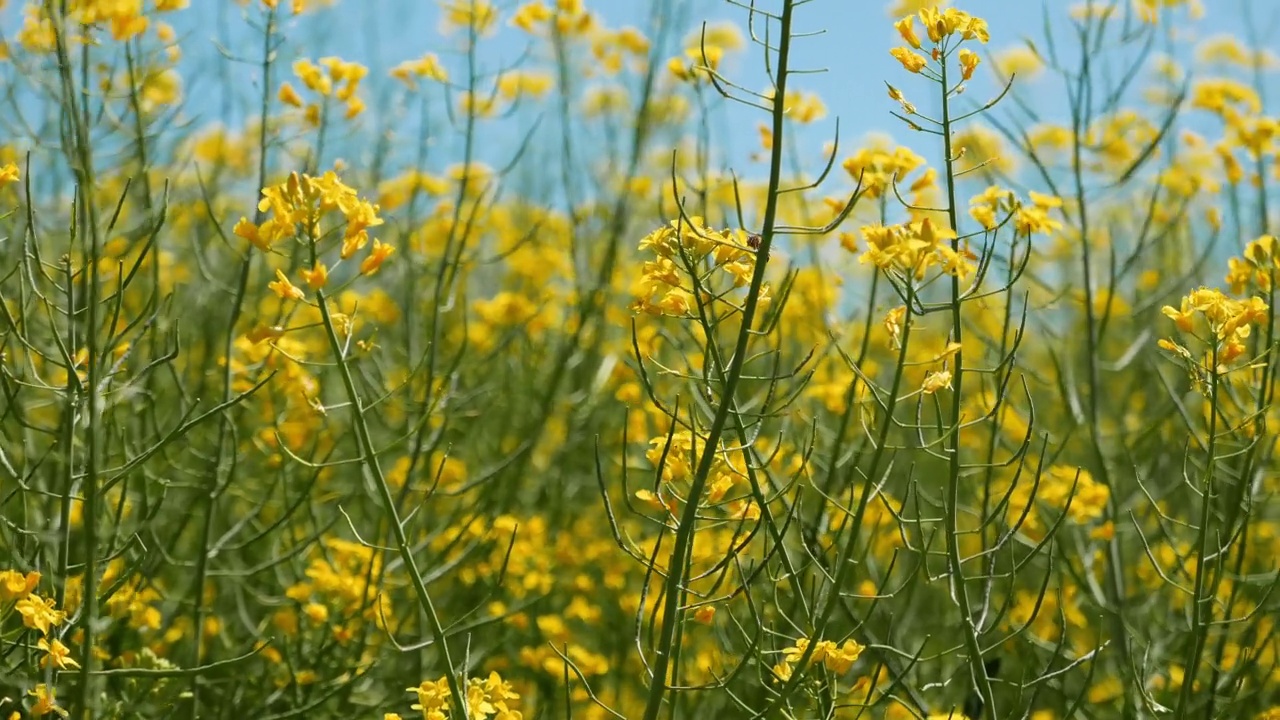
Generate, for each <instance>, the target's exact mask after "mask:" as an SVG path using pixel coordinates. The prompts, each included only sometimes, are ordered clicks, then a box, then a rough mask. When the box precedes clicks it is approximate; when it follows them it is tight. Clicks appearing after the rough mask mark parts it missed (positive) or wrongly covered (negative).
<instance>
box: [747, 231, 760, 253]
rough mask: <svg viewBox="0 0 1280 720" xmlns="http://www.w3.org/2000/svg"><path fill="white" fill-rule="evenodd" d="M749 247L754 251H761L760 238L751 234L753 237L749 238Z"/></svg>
mask: <svg viewBox="0 0 1280 720" xmlns="http://www.w3.org/2000/svg"><path fill="white" fill-rule="evenodd" d="M747 245H748V246H750V247H751V249H752V250H759V249H760V236H759V235H757V234H755V233H751V235H749V236H748V237H747Z"/></svg>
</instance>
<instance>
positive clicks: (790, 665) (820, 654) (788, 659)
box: [773, 637, 866, 680]
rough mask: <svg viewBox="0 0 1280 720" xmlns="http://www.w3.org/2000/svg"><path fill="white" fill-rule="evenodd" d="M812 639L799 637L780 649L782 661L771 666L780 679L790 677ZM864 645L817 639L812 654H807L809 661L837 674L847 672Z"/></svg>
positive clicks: (847, 641)
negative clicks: (839, 643)
mask: <svg viewBox="0 0 1280 720" xmlns="http://www.w3.org/2000/svg"><path fill="white" fill-rule="evenodd" d="M811 642H812V641H811V640H809V638H803V637H802V638H800V639H799V640H796V644H795V645H792V646H791V647H788V648H786V649H785V650H783V651H782V662H780V663H778V664H777V665H775V666H774V667H773V672H774V674H775V675H777V676H778V677H779V678H780V679H782V680H788V679H790V678H791V674H792V673H793V672H794V671H795V667H794V666H795V664H796V663H797V662H799V661H800V658H802V657H804V654H805V652H807V651H808V650H809V645H810V643H811ZM863 650H866V647H865V646H863V645H861V644H859V643H858V641H856V640H852V639H850V640H845V641H844V644H842V645H837V644H836V643H835V642H833V641H831V640H819V641H818V642H817V644H816V645H814V648H813V654H812V655H810V656H809V660H810V662H812V663H814V664H817V663H822V664H823V665H825V666H826V667H827V669H828V670H830V671H831V672H833V673H836V674H837V675H840V674H843V673H845V672H848V670H849V668H851V667H853V664H854V663H855V662H857V661H858V658H859V657H860V656H861V655H862V651H863Z"/></svg>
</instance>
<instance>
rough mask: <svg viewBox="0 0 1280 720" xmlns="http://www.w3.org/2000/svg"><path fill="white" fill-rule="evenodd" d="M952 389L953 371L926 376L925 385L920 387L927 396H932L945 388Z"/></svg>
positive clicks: (938, 371)
mask: <svg viewBox="0 0 1280 720" xmlns="http://www.w3.org/2000/svg"><path fill="white" fill-rule="evenodd" d="M950 387H951V371H950V370H937V371H934V372H931V373H929V374H928V375H926V376H925V378H924V383H923V384H922V385H921V386H920V390H921V391H922V392H924V393H925V394H926V395H932V394H933V393H936V392H937V391H939V390H941V389H943V388H950Z"/></svg>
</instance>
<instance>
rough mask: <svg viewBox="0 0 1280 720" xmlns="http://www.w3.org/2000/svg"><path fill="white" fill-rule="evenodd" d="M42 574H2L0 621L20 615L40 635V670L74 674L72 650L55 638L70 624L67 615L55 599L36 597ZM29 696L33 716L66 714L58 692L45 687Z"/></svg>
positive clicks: (0, 583) (24, 622)
mask: <svg viewBox="0 0 1280 720" xmlns="http://www.w3.org/2000/svg"><path fill="white" fill-rule="evenodd" d="M39 584H40V573H38V572H34V571H33V572H28V573H25V574H24V573H20V572H18V571H16V570H3V571H0V620H3V619H4V618H5V617H7V616H9V613H10V612H17V614H18V617H21V618H22V625H23V627H25V628H26V629H28V630H35V631H36V632H38V633H40V639H39V640H37V641H36V648H37V649H39V650H40V651H41V652H43V653H44V655H43V656H42V657H41V658H40V667H41V668H47V669H56V670H73V669H75V668H78V667H80V664H79V663H77V662H76V661H75V660H74V659H72V657H71V650H70V648H68V647H67V646H66V645H64V644H62V641H61V640H59V639H58V638H57V637H55V636H54V634H53V631H54V629H56V628H57V627H58V626H60V625H62V624H63V623H64V622H66V620H67V614H66V613H65V612H63V611H62V610H58V609H57V608H56V603H55V602H54V600H53V598H49V597H41V596H40V595H38V594H36V591H35V590H36V587H37V586H38V585H39ZM28 694H29V695H30V696H31V697H32V698H33V699H34V700H33V704H32V707H31V714H32V716H34V717H41V716H43V715H48V714H50V713H57V714H65V712H64V711H63V709H62V708H60V707H58V705H57V704H56V702H55V700H54V689H53V688H52V687H49V686H48V685H46V684H45V683H40V684H39V685H36V686H35V688H33V689H32V690H30V691H29V692H28Z"/></svg>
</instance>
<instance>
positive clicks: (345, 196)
mask: <svg viewBox="0 0 1280 720" xmlns="http://www.w3.org/2000/svg"><path fill="white" fill-rule="evenodd" d="M262 195H263V198H262V200H261V202H259V203H258V211H259V212H261V213H263V214H265V215H266V220H264V221H263V222H262V223H261V224H254V223H253V222H251V221H250V220H249V219H248V218H245V217H241V218H240V221H239V222H237V223H236V225H235V228H234V232H235V234H236V235H238V236H240V237H242V238H244V239H246V240H248V241H249V242H250V243H252V244H253V246H254V247H256V248H258V249H259V250H262V251H264V252H267V251H270V250H271V249H272V247H273V245H275V243H277V242H280V241H281V240H285V239H289V238H295V237H297V236H298V234H299V228H302V234H303V235H304V236H305V237H306V238H308V239H311V240H317V239H319V238H321V237H324V236H326V235H327V231H326V230H324V229H322V228H321V227H320V221H321V220H322V219H323V218H324V217H325V216H326V215H329V214H331V213H337V214H339V215H341V217H342V221H341V224H342V226H343V233H342V243H341V249H340V250H339V256H340V258H341V259H342V260H347V259H349V258H350V257H351V256H353V255H355V253H356V252H357V251H358V250H361V249H362V248H364V247H365V246H366V245H368V244H369V228H372V227H377V226H378V225H381V224H382V222H383V221H382V218H381V217H379V216H378V206H377V205H375V204H373V203H371V202H369V201H367V200H364V199H361V198H360V196H359V194H358V193H357V192H356V190H355V189H354V188H352V187H350V186H348V185H346V184H344V183H343V182H342V181H341V180H339V179H338V176H337V175H336V174H335V173H333V172H327V173H325V174H324V175H323V176H321V177H318V178H317V177H312V176H310V175H299V174H298V173H292V174H291V175H289V178H288V179H287V180H285V181H284V182H283V183H280V184H279V185H275V186H272V187H269V188H266V189H265V190H263V191H262ZM330 229H332V228H330ZM394 252H395V247H394V246H392V245H388V244H386V243H383V242H382V241H380V240H376V239H375V240H374V241H373V246H372V247H371V248H370V251H369V254H368V255H367V256H366V257H365V258H364V260H362V261H361V263H360V273H361V274H362V275H372V274H373V273H375V272H377V271H378V269H379V268H380V267H382V264H383V263H384V262H386V260H387V258H389V257H390V256H391V254H392V253H394ZM329 270H330V268H329V267H328V266H326V265H325V264H324V263H323V262H321V261H319V260H317V261H316V263H315V265H313V266H311V267H309V268H303V269H302V270H301V271H300V275H301V277H302V279H303V280H304V281H305V282H306V284H307V286H308V287H310V288H311V289H313V290H315V289H319V288H322V287H324V285H325V283H327V282H328V278H329ZM270 288H271V290H272V291H273V292H275V293H276V295H278V296H279V297H281V298H284V299H290V300H302V299H303V298H304V297H305V293H304V292H303V291H302V289H301V288H298V287H296V286H294V285H293V284H292V283H291V282H289V279H288V278H287V277H286V276H285V274H284V272H283V271H282V270H276V280H275V282H272V283H271V284H270Z"/></svg>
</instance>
